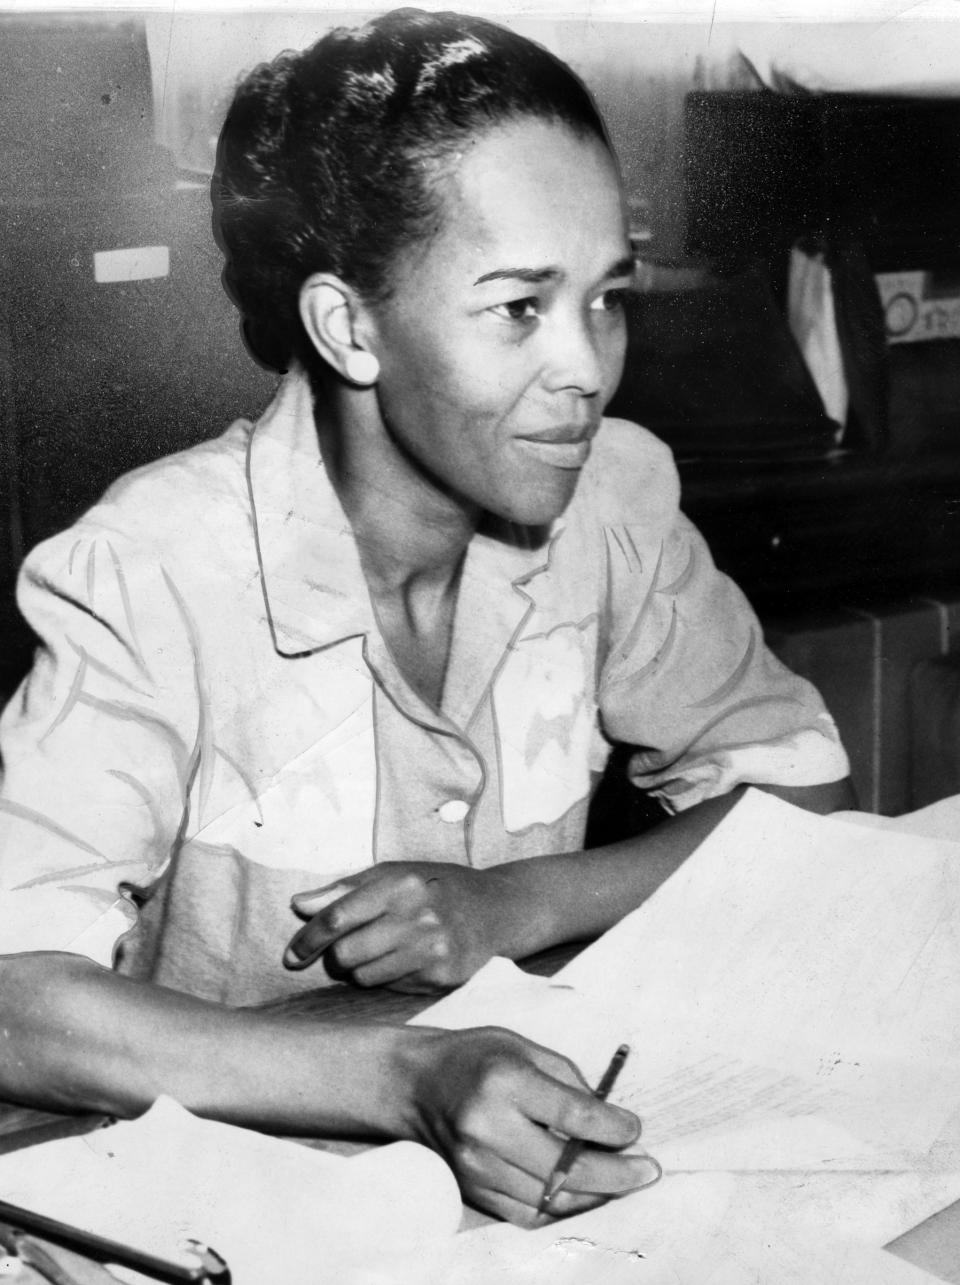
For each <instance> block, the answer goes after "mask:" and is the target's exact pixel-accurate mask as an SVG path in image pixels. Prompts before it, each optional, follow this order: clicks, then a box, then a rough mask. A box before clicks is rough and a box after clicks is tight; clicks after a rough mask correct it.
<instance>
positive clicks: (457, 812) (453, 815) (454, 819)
mask: <svg viewBox="0 0 960 1285" xmlns="http://www.w3.org/2000/svg"><path fill="white" fill-rule="evenodd" d="M469 811H470V804H469V803H465V802H464V800H463V799H448V800H447V801H446V803H441V804H440V806H439V807H438V808H437V816H438V817H439V818H440V820H441V821H446V822H447V824H448V825H456V824H457V823H458V822H460V821H462V820H463V818H464V817H465V816H466V815H467V813H468V812H469Z"/></svg>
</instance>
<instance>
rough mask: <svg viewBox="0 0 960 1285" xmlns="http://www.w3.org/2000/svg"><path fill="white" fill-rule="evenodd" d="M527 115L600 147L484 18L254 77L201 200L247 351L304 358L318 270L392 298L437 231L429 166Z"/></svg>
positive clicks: (240, 96)
mask: <svg viewBox="0 0 960 1285" xmlns="http://www.w3.org/2000/svg"><path fill="white" fill-rule="evenodd" d="M524 116H533V117H537V118H541V119H546V120H549V121H555V122H558V123H564V124H566V125H568V126H570V127H571V128H572V129H574V130H576V131H577V132H580V133H586V134H590V135H594V136H596V137H597V138H599V139H600V140H602V141H603V143H604V144H605V145H606V146H608V147H609V145H610V144H609V140H608V138H607V134H606V130H605V128H604V125H603V121H602V120H601V118H600V115H599V113H598V111H597V109H596V107H595V106H594V103H593V100H592V98H591V96H590V93H589V91H588V90H587V89H586V87H585V86H584V85H583V83H582V81H580V79H579V78H578V77H577V76H576V75H575V74H574V73H573V72H572V71H571V70H570V68H569V67H567V66H566V64H564V63H563V62H561V61H560V59H558V58H556V57H555V56H554V55H553V54H551V53H549V52H548V51H547V50H546V49H544V48H542V47H541V46H540V45H538V44H535V43H534V42H533V41H531V40H527V39H526V38H525V37H523V36H519V35H517V34H516V33H514V32H512V31H509V30H507V29H506V28H504V27H500V26H498V25H497V24H495V23H492V22H488V21H486V20H484V19H482V18H473V17H466V16H463V15H460V14H455V13H432V14H428V13H425V12H422V11H421V10H418V9H398V10H394V11H393V12H391V13H388V14H386V15H384V16H383V17H381V18H377V19H375V20H374V21H373V22H370V23H368V24H366V25H365V26H363V27H359V28H355V29H349V28H338V29H336V30H334V31H331V32H330V33H329V34H328V35H326V36H324V37H323V38H322V39H320V40H318V41H317V42H316V44H314V45H312V46H311V47H310V48H309V49H306V50H304V51H303V52H302V53H290V52H288V53H283V54H281V55H280V56H279V57H277V58H275V59H274V60H273V61H272V62H270V63H265V64H264V65H262V66H260V67H258V68H256V69H255V70H254V71H253V72H251V73H250V75H248V76H247V77H246V78H245V79H244V80H243V81H242V83H241V84H240V86H239V88H238V89H237V91H236V94H235V96H234V99H233V102H232V104H231V106H230V109H229V111H228V113H227V117H226V120H225V122H224V126H223V129H222V131H221V134H220V142H219V147H218V150H217V165H216V170H215V172H214V177H213V183H212V187H211V193H212V199H213V207H214V228H215V232H216V235H217V240H218V242H219V244H220V246H221V248H222V249H223V251H224V253H225V255H226V266H225V268H224V284H225V286H226V288H227V290H228V292H229V294H230V296H231V298H232V299H233V301H234V303H235V304H236V305H237V307H238V308H239V309H240V312H241V314H242V316H243V325H244V333H245V335H246V338H247V343H248V345H249V346H250V348H251V349H252V350H253V353H254V355H255V356H256V357H257V358H258V359H259V360H260V361H261V362H263V363H264V364H265V365H268V366H272V367H273V368H275V369H277V370H283V369H285V368H286V367H287V366H288V365H289V363H290V361H291V359H292V358H293V357H294V356H300V357H301V359H303V360H305V361H311V359H312V352H311V351H310V349H309V345H308V341H307V339H306V336H305V334H304V332H303V328H302V324H301V322H300V317H299V311H298V297H299V292H300V287H301V285H302V284H303V282H304V281H305V280H306V278H307V277H308V276H309V275H310V274H311V273H313V272H318V271H329V272H334V273H336V274H337V275H338V276H340V277H341V278H342V279H343V280H344V281H346V282H348V283H349V284H350V285H352V286H353V287H354V288H355V289H356V290H358V291H359V292H360V293H361V294H362V295H363V296H364V297H365V298H367V299H368V300H370V301H371V302H373V301H377V300H382V299H384V298H386V297H388V296H389V293H390V288H391V270H392V267H393V265H394V263H395V261H396V257H397V255H398V253H399V252H400V251H401V250H402V249H404V248H405V247H406V246H409V245H410V244H412V243H413V242H416V241H417V240H420V239H422V238H424V237H429V236H430V235H431V233H432V232H433V231H435V230H436V228H437V227H438V226H439V220H440V207H439V202H438V198H437V195H436V190H437V178H438V175H439V173H440V172H441V171H440V169H439V166H440V165H442V163H443V161H444V160H447V159H449V158H450V157H451V156H452V155H453V154H455V153H456V151H457V150H458V148H459V147H460V146H461V145H462V143H463V141H464V139H465V137H466V136H468V135H471V134H474V133H476V132H477V131H478V130H483V129H488V128H490V127H491V126H494V125H497V124H502V123H505V122H507V121H510V120H512V119H517V118H519V117H524Z"/></svg>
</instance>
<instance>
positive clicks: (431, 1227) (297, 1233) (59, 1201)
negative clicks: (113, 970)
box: [0, 1098, 462, 1285]
mask: <svg viewBox="0 0 960 1285" xmlns="http://www.w3.org/2000/svg"><path fill="white" fill-rule="evenodd" d="M0 1195H2V1197H3V1198H4V1199H6V1200H9V1201H10V1202H12V1203H13V1204H17V1205H21V1206H24V1207H27V1208H31V1209H37V1210H39V1211H41V1212H43V1213H46V1214H49V1215H50V1216H52V1217H54V1218H59V1219H61V1220H62V1221H64V1222H68V1223H70V1224H72V1225H75V1226H81V1227H84V1228H86V1229H87V1230H91V1231H95V1232H98V1233H99V1234H101V1235H104V1236H109V1237H111V1238H112V1239H115V1240H119V1241H121V1242H123V1243H124V1244H135V1245H137V1246H138V1247H140V1248H142V1249H147V1250H151V1251H153V1252H155V1253H157V1254H160V1255H161V1256H164V1257H168V1258H173V1259H177V1260H179V1258H180V1256H179V1255H178V1245H179V1243H180V1242H181V1240H182V1239H184V1238H187V1237H193V1238H196V1239H199V1240H201V1241H204V1242H205V1243H207V1244H209V1245H210V1246H211V1247H212V1248H214V1249H215V1250H216V1251H217V1252H218V1253H219V1254H220V1255H221V1256H222V1257H223V1258H225V1259H226V1260H227V1262H228V1264H229V1266H230V1269H231V1274H232V1279H233V1285H264V1282H268V1281H269V1282H288V1281H289V1282H294V1281H295V1282H297V1285H312V1283H313V1282H316V1283H317V1285H320V1282H327V1281H329V1280H336V1281H338V1282H344V1283H345V1282H350V1283H351V1285H352V1283H353V1282H355V1281H356V1282H360V1281H363V1282H366V1281H368V1280H369V1281H371V1282H374V1281H377V1280H378V1279H380V1278H379V1275H378V1272H377V1265H378V1263H379V1262H380V1261H381V1260H384V1261H389V1260H391V1259H393V1258H394V1257H396V1256H399V1257H401V1258H402V1257H404V1256H415V1255H416V1254H417V1253H418V1252H419V1251H420V1250H421V1249H422V1248H423V1247H424V1246H427V1245H438V1244H440V1243H442V1241H443V1240H444V1239H445V1238H447V1237H450V1236H452V1235H453V1234H454V1232H455V1231H456V1230H457V1227H458V1226H459V1223H460V1217H461V1214H462V1205H461V1201H460V1195H459V1192H458V1190H457V1184H456V1181H455V1179H454V1177H453V1174H452V1173H451V1171H450V1170H449V1169H448V1168H447V1166H446V1165H445V1164H444V1162H443V1161H442V1160H441V1159H440V1158H439V1157H438V1156H436V1155H435V1154H434V1153H433V1152H431V1151H428V1150H427V1149H426V1148H425V1147H421V1146H419V1145H417V1144H415V1143H412V1142H398V1143H392V1144H390V1145H388V1146H384V1147H379V1148H377V1149H375V1150H371V1151H368V1152H365V1153H363V1154H362V1155H360V1156H356V1157H352V1158H350V1159H345V1158H343V1157H340V1156H333V1155H330V1154H328V1153H324V1152H321V1151H314V1150H312V1149H310V1148H308V1147H305V1146H300V1145H298V1144H296V1143H293V1142H289V1141H285V1140H283V1139H277V1138H270V1137H267V1136H265V1135H263V1134H259V1133H255V1132H253V1131H251V1130H248V1129H241V1128H237V1127H235V1126H233V1125H227V1124H220V1123H216V1122H213V1121H209V1120H201V1119H198V1118H197V1117H196V1116H193V1115H191V1114H190V1113H189V1112H188V1111H185V1110H184V1109H183V1108H182V1107H181V1106H179V1105H178V1104H177V1103H175V1102H173V1101H172V1100H171V1099H169V1098H160V1099H159V1100H158V1101H157V1102H156V1103H155V1104H154V1106H153V1107H151V1109H150V1110H149V1111H148V1112H147V1113H146V1114H145V1115H143V1116H141V1117H140V1118H139V1119H138V1120H135V1121H131V1122H127V1123H120V1124H116V1125H111V1126H110V1127H108V1128H105V1129H101V1130H97V1131H96V1132H94V1133H91V1134H84V1135H82V1136H80V1137H74V1138H64V1139H61V1140H58V1141H55V1142H48V1143H44V1144H41V1145H38V1146H36V1147H31V1148H28V1149H26V1150H23V1151H15V1152H11V1153H9V1154H8V1155H5V1156H0ZM133 1278H134V1279H137V1280H141V1279H146V1278H142V1277H139V1276H134V1277H133Z"/></svg>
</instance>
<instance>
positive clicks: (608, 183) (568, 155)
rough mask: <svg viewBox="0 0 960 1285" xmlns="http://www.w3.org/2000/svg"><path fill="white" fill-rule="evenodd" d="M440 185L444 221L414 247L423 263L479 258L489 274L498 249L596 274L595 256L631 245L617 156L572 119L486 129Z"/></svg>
mask: <svg viewBox="0 0 960 1285" xmlns="http://www.w3.org/2000/svg"><path fill="white" fill-rule="evenodd" d="M437 190H438V194H439V198H440V222H439V225H438V228H437V232H436V235H435V236H434V237H432V238H431V240H430V241H429V242H428V243H427V244H425V245H424V246H423V247H421V249H422V256H421V255H420V254H417V255H416V256H415V257H417V258H419V259H420V268H421V270H422V269H423V268H424V267H427V266H428V263H429V262H430V261H433V264H434V266H435V267H436V268H438V269H442V268H443V267H444V266H445V265H446V266H452V265H453V264H456V265H457V266H458V267H459V268H460V269H461V270H462V271H463V272H464V273H466V274H468V275H469V273H470V272H471V271H472V270H473V269H472V266H471V265H475V266H476V267H477V269H478V271H477V275H478V276H480V275H483V274H485V273H488V272H490V271H492V270H496V269H495V268H493V269H491V267H490V266H489V261H490V260H491V259H496V258H497V256H504V255H505V256H507V259H511V258H512V257H515V256H518V255H519V256H521V257H522V258H526V257H528V256H531V255H532V256H533V257H534V258H535V259H536V258H543V257H544V256H546V258H547V259H549V260H550V263H551V265H553V266H558V267H560V268H562V269H564V270H566V271H584V272H587V273H589V271H590V265H591V263H592V261H593V260H594V259H596V260H597V261H599V262H606V261H607V260H609V258H610V256H611V255H613V256H614V257H617V255H618V254H620V253H622V251H623V249H624V247H625V245H626V214H625V206H624V201H623V193H622V188H621V184H620V177H619V173H618V171H617V167H616V163H615V161H614V159H613V157H612V156H611V154H610V152H609V150H608V149H607V148H606V147H605V146H604V144H603V143H602V142H601V141H600V140H599V139H598V138H596V137H594V136H593V135H588V134H582V133H579V132H576V131H574V130H573V129H571V128H570V127H569V126H567V125H564V124H556V123H553V122H550V121H543V120H539V119H535V118H529V119H526V118H525V119H522V120H519V121H512V122H509V123H507V124H505V125H501V126H496V127H493V128H491V129H490V130H487V131H485V132H484V133H482V134H480V135H478V136H476V137H475V138H474V139H473V140H472V141H471V143H470V144H469V145H468V146H467V147H465V148H464V149H463V151H462V152H461V153H460V154H459V156H458V157H457V159H456V161H455V162H454V163H453V164H452V165H449V166H447V167H445V170H444V173H443V176H442V178H441V180H440V182H439V184H438V189H437ZM554 260H558V262H557V263H556V264H555V265H554V264H553V261H554ZM500 266H519V264H512V263H510V264H504V265H500ZM526 266H532V265H530V264H528V265H526Z"/></svg>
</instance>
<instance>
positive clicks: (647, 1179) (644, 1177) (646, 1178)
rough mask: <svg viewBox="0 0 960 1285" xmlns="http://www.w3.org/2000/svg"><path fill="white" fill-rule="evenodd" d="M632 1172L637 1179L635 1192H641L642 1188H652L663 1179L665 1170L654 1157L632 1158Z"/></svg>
mask: <svg viewBox="0 0 960 1285" xmlns="http://www.w3.org/2000/svg"><path fill="white" fill-rule="evenodd" d="M630 1172H631V1173H632V1174H633V1176H634V1177H635V1178H636V1180H637V1181H636V1187H635V1189H634V1190H637V1191H639V1190H640V1188H641V1187H649V1186H652V1184H653V1183H655V1182H657V1181H658V1180H659V1179H660V1178H662V1177H663V1169H662V1168H661V1167H660V1162H659V1161H657V1160H654V1158H653V1156H631V1157H630Z"/></svg>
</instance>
